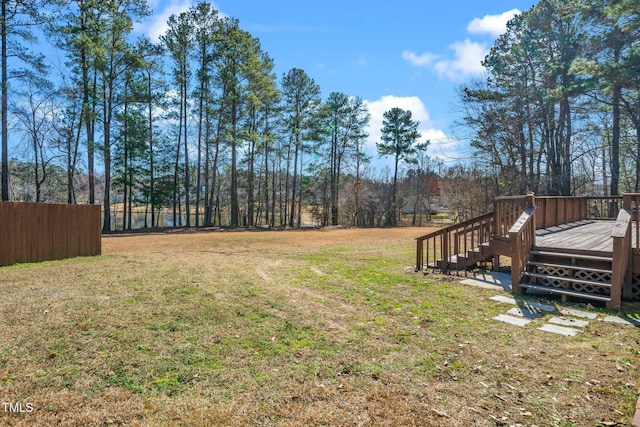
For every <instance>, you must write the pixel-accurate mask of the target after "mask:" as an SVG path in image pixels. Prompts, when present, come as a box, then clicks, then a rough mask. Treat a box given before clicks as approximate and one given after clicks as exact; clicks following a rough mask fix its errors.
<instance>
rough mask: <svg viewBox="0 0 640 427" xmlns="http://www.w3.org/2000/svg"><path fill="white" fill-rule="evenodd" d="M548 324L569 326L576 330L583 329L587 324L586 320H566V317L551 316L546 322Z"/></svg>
mask: <svg viewBox="0 0 640 427" xmlns="http://www.w3.org/2000/svg"><path fill="white" fill-rule="evenodd" d="M548 322H549V323H553V324H555V325H560V326H570V327H576V328H584V327H585V326H587V325H588V324H589V322H588V321H586V320H578V319H568V318H566V317H557V316H553V317H551V318H550V319H549V320H548Z"/></svg>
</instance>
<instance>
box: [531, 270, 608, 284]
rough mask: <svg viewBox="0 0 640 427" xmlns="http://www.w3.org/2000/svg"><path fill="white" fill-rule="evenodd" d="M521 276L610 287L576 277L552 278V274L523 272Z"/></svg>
mask: <svg viewBox="0 0 640 427" xmlns="http://www.w3.org/2000/svg"><path fill="white" fill-rule="evenodd" d="M522 275H523V276H527V277H535V278H536V279H548V280H560V281H563V282H569V283H578V284H581V285H591V286H599V287H601V288H610V287H611V283H604V282H597V281H595V280H588V279H580V278H576V277H562V276H554V275H552V274H542V273H532V272H530V271H524V272H523V273H522Z"/></svg>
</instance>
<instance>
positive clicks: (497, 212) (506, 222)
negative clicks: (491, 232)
mask: <svg viewBox="0 0 640 427" xmlns="http://www.w3.org/2000/svg"><path fill="white" fill-rule="evenodd" d="M532 199H533V194H529V195H526V196H508V197H497V198H496V199H495V200H494V202H493V213H494V216H495V219H494V221H495V223H496V226H495V236H499V237H509V230H510V229H511V227H512V226H513V224H515V222H516V221H517V220H518V218H519V217H520V215H521V214H522V212H524V210H525V209H526V208H527V207H528V206H531V205H532Z"/></svg>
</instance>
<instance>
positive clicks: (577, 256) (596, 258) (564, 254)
mask: <svg viewBox="0 0 640 427" xmlns="http://www.w3.org/2000/svg"><path fill="white" fill-rule="evenodd" d="M529 253H530V254H531V255H538V256H549V257H556V258H575V259H584V260H588V261H603V262H612V261H613V258H612V257H607V256H600V255H585V254H573V253H567V252H551V251H543V250H538V249H533V250H531V251H530V252H529Z"/></svg>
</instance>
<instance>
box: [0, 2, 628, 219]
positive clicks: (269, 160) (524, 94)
mask: <svg viewBox="0 0 640 427" xmlns="http://www.w3.org/2000/svg"><path fill="white" fill-rule="evenodd" d="M636 3H637V2H636V1H635V0H606V1H604V2H602V1H599V2H596V1H595V0H568V1H567V0H562V1H561V0H543V1H540V2H539V3H538V4H537V5H535V6H534V7H532V8H531V9H530V10H528V11H526V12H524V13H522V14H521V15H518V16H516V17H515V18H513V19H512V20H511V22H510V23H509V24H508V29H507V31H506V33H505V34H503V35H502V36H500V37H499V39H498V40H497V41H496V42H495V44H494V46H493V47H492V49H491V51H490V53H489V55H488V56H487V57H486V58H485V60H484V67H485V68H486V71H487V73H486V78H485V79H482V80H480V81H476V82H475V83H472V84H467V85H465V86H464V87H462V88H461V91H460V106H461V109H462V111H463V119H462V120H461V122H460V123H459V128H458V129H459V130H460V131H461V132H462V133H463V135H461V137H462V138H464V139H467V140H469V141H471V146H472V147H473V150H474V158H473V160H472V161H470V162H469V163H467V164H465V165H458V166H454V167H450V168H443V167H442V164H440V163H439V162H438V161H436V160H434V159H432V158H430V157H429V156H428V155H427V154H426V148H427V146H428V141H421V135H420V134H419V133H418V132H417V128H418V123H417V122H416V121H414V120H413V119H412V117H411V113H410V112H409V111H404V110H401V109H398V108H394V109H391V110H389V111H387V112H386V113H385V115H384V122H383V128H382V129H381V132H382V138H381V141H376V142H377V144H376V146H377V151H378V154H379V155H381V156H388V157H389V158H390V159H392V165H393V166H391V167H389V168H385V169H383V170H375V169H374V168H373V167H372V166H371V162H370V161H371V159H370V157H369V156H367V154H366V150H365V146H366V143H367V141H368V139H369V136H368V135H367V132H366V129H367V126H368V122H369V112H368V110H367V104H366V103H365V102H364V101H363V100H362V99H360V98H359V97H358V96H357V95H355V94H344V93H339V92H330V93H329V95H328V96H326V97H325V98H323V97H322V96H321V91H320V88H319V87H318V85H317V84H316V83H315V82H314V80H313V79H312V78H311V76H309V75H308V74H307V73H306V72H305V71H304V70H302V69H298V68H292V69H291V70H289V71H288V72H286V73H284V74H283V75H281V76H276V75H275V73H274V60H273V59H272V58H271V57H270V56H269V54H268V53H267V52H265V51H264V50H263V49H262V47H261V44H260V41H259V40H258V39H257V38H256V37H254V36H252V35H251V34H249V33H248V32H246V31H244V30H243V29H242V28H241V26H240V23H239V22H238V21H237V20H236V19H233V18H228V17H222V16H220V15H219V13H218V11H217V10H216V9H215V8H214V7H213V6H212V5H211V4H209V3H206V2H202V3H198V4H197V5H195V6H192V7H191V8H189V10H187V11H185V12H183V13H180V14H176V15H173V16H171V17H170V18H169V19H168V22H167V24H168V30H167V31H166V33H165V34H163V35H162V36H161V37H160V41H159V43H153V42H152V41H151V40H149V39H148V38H144V37H142V38H140V39H138V40H132V36H131V34H132V29H133V25H134V23H135V22H137V21H140V20H142V19H143V18H144V17H146V16H147V15H148V14H149V13H150V11H149V9H148V7H147V3H146V1H145V0H123V1H120V2H101V1H97V0H70V1H68V2H65V3H64V4H61V3H60V2H58V1H53V0H46V1H45V0H41V1H39V2H35V1H33V0H7V1H6V2H3V6H4V7H3V8H2V13H3V14H4V15H3V16H2V17H1V19H0V27H1V28H0V30H1V31H0V37H1V42H2V45H3V46H4V47H6V49H0V55H1V57H0V59H1V62H2V67H1V69H0V74H1V82H0V88H2V89H3V90H2V95H3V96H2V98H1V99H2V106H1V108H0V109H1V111H2V114H1V123H0V127H1V129H2V132H1V139H2V166H1V168H0V169H1V174H2V180H1V183H0V187H1V190H2V200H10V199H11V200H33V201H45V202H54V201H56V202H61V201H62V202H68V203H91V204H94V203H101V204H102V205H103V206H104V212H105V214H104V223H103V229H104V231H109V230H112V229H115V228H116V227H119V228H132V227H135V226H136V225H135V223H134V221H133V218H134V216H135V214H136V212H139V211H140V210H141V209H142V210H144V212H145V215H144V225H143V226H146V227H152V226H156V225H158V224H159V216H160V214H161V213H163V214H164V215H167V212H169V215H170V216H171V224H172V225H174V226H210V225H216V226H232V227H237V226H247V227H253V226H260V227H284V226H287V227H301V226H303V225H304V224H303V223H304V222H305V218H307V217H312V218H313V221H314V222H315V223H318V224H321V225H337V224H349V225H359V226H393V225H397V224H399V223H400V222H404V223H412V224H419V223H420V221H421V220H422V218H423V215H422V214H423V213H428V212H429V211H432V210H433V209H434V207H433V205H434V203H435V204H438V203H443V202H444V203H447V204H448V205H449V208H450V209H452V210H455V211H457V212H458V213H459V215H460V216H461V217H468V216H469V215H475V214H478V213H482V212H484V211H486V210H487V209H489V208H490V204H491V198H492V197H493V196H497V195H508V194H522V193H525V192H528V191H533V192H536V193H538V194H550V195H569V194H612V195H614V194H618V193H619V192H621V191H639V190H640V162H639V161H638V160H639V158H640V51H639V46H640V42H639V40H640V37H639V36H640V34H639V32H640V18H639V16H638V14H639V12H638V7H637V4H636ZM34 30H35V31H37V32H39V33H42V34H44V35H45V36H46V37H47V39H48V40H49V41H50V42H51V43H52V44H53V45H54V46H55V52H49V53H48V55H47V57H45V56H43V55H42V54H39V53H38V52H37V51H34V50H33V47H34V46H36V45H34V44H32V42H34V41H36V40H37V38H36V37H35V33H34ZM53 58H62V59H61V65H57V63H56V62H54V60H53ZM10 137H11V139H12V141H13V142H15V141H18V140H20V144H19V145H18V146H19V147H20V151H18V150H16V152H13V153H9V151H8V140H9V138H10ZM10 159H20V160H13V161H11V162H10ZM96 165H98V166H96ZM441 192H442V193H443V198H442V201H438V200H437V199H436V196H437V195H439V194H440V193H441ZM116 212H118V215H119V217H118V218H117V221H116V219H115V218H113V217H112V214H115V213H116Z"/></svg>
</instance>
